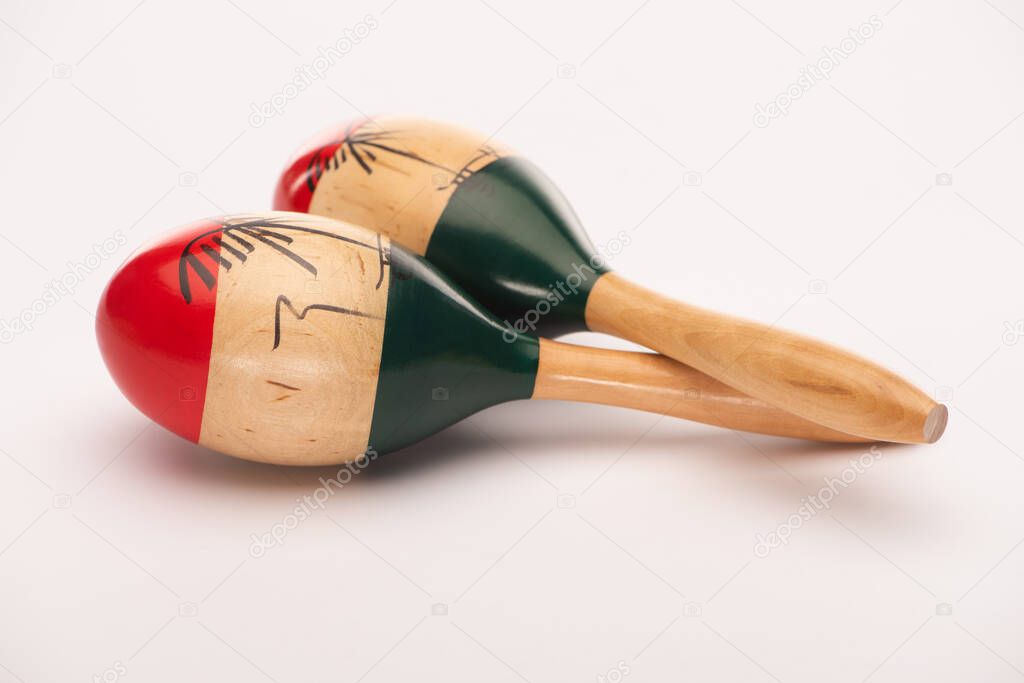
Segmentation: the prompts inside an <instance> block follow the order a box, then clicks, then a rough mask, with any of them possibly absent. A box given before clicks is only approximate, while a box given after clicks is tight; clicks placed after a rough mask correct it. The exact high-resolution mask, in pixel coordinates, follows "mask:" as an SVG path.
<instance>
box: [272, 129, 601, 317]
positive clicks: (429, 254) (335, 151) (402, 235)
mask: <svg viewBox="0 0 1024 683" xmlns="http://www.w3.org/2000/svg"><path fill="white" fill-rule="evenodd" d="M274 208H276V209H282V210H288V211H308V212H309V213H313V214H317V215H322V216H329V217H331V218H336V219H338V220H343V221H347V222H351V223H356V224H358V225H364V226H366V227H368V228H371V229H373V230H378V231H380V232H382V233H385V234H387V235H388V236H389V237H391V238H392V239H393V240H394V241H396V242H398V243H399V244H401V245H403V246H405V247H407V248H408V249H411V250H412V251H414V252H415V253H417V254H420V255H422V256H425V257H426V259H427V260H428V261H430V262H431V263H433V264H434V265H435V266H437V267H438V268H439V269H440V270H441V271H443V272H444V273H446V274H447V275H448V276H449V277H451V278H452V279H453V280H454V281H455V282H456V283H457V284H459V285H460V286H461V287H463V288H464V289H465V290H466V291H468V292H469V293H470V294H471V295H472V296H473V297H475V298H476V299H477V300H479V301H480V302H481V303H482V304H483V305H484V306H486V307H487V308H488V309H489V310H491V311H493V312H494V313H495V314H497V315H498V317H499V318H502V319H504V320H507V321H509V323H510V324H513V325H516V326H517V327H519V328H520V329H522V330H525V331H529V332H531V333H532V332H536V333H539V334H544V335H548V336H551V335H555V334H561V333H565V332H571V331H579V330H583V329H586V323H585V310H586V302H587V298H588V296H589V294H590V291H591V289H592V287H593V286H594V283H595V282H596V281H597V279H598V278H599V277H601V276H602V275H603V274H605V273H606V272H608V268H607V264H606V258H605V257H604V256H602V255H601V254H600V253H598V251H597V250H596V249H595V248H594V246H593V245H592V244H591V242H590V240H589V238H588V237H587V236H586V234H585V233H584V231H583V229H582V227H581V225H580V222H579V219H578V218H577V216H576V214H575V212H574V211H573V209H572V207H571V206H570V205H569V202H568V201H567V200H566V199H565V197H564V196H563V195H562V193H561V192H560V191H559V189H558V188H557V187H556V186H555V184H554V183H553V182H551V180H550V179H548V178H547V177H546V176H545V175H544V174H543V172H541V171H540V169H538V168H537V167H536V166H535V165H534V164H533V163H531V162H530V161H529V160H528V159H526V158H524V157H523V156H521V155H519V154H516V153H515V152H514V151H512V150H511V149H509V148H508V147H505V146H504V145H502V144H501V143H499V142H496V141H494V140H492V139H491V138H490V137H488V136H486V135H484V134H483V133H480V132H477V131H473V130H470V129H467V128H463V127H461V126H457V125H453V124H450V123H443V122H438V121H431V120H427V119H421V118H414V117H402V116H376V117H373V118H371V119H362V120H358V121H354V122H352V123H348V124H345V125H342V126H337V127H335V128H332V129H329V130H326V131H324V132H322V133H320V134H319V135H317V136H315V137H314V138H312V139H311V140H309V141H308V142H306V144H305V145H303V146H302V147H301V148H300V149H299V151H298V152H297V153H296V154H295V156H294V157H293V159H292V161H291V162H290V163H289V164H288V165H287V166H286V168H285V170H284V172H283V173H282V175H281V177H280V179H279V182H278V185H277V189H276V191H275V195H274Z"/></svg>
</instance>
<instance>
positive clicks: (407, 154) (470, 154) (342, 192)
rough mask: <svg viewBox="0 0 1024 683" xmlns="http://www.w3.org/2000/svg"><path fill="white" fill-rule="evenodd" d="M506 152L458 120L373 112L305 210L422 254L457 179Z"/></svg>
mask: <svg viewBox="0 0 1024 683" xmlns="http://www.w3.org/2000/svg"><path fill="white" fill-rule="evenodd" d="M507 153H508V150H507V148H504V147H502V146H500V145H498V144H497V143H492V142H489V141H488V140H487V139H486V137H485V136H484V135H482V134H481V133H477V132H475V131H472V130H468V129H465V128H462V127H460V126H455V125H452V124H447V123H438V122H433V121H426V120H423V119H418V118H411V117H410V118H406V117H388V116H381V117H374V118H373V119H370V120H367V121H365V122H363V123H362V124H361V125H359V127H358V128H357V129H355V131H353V132H350V133H349V134H348V136H347V142H345V143H344V144H342V146H341V147H340V148H339V149H338V151H337V152H336V153H335V155H334V159H333V160H332V162H331V163H330V164H329V166H328V168H327V170H326V171H325V172H324V174H323V176H322V177H321V178H320V180H319V183H318V184H317V187H316V192H315V193H314V194H313V199H312V201H311V202H310V206H309V212H310V213H313V214H318V215H322V216H330V217H331V218H336V219H338V220H343V221H347V222H350V223H355V224H357V225H362V226H365V227H367V228H370V229H372V230H377V231H379V232H382V233H385V234H387V235H390V236H391V238H392V239H394V240H395V241H396V242H398V243H399V244H402V245H403V246H405V247H406V248H407V249H411V250H412V251H414V252H415V253H417V254H419V255H421V256H422V255H423V254H424V253H425V252H426V249H427V243H428V242H429V241H430V237H431V235H432V234H433V231H434V227H435V226H436V225H437V220H438V218H439V217H440V216H441V213H442V212H443V211H444V209H445V207H446V206H447V205H448V200H449V199H451V196H452V194H453V193H454V192H455V190H456V189H457V188H458V187H459V184H460V183H461V182H462V180H464V179H465V177H466V176H467V175H468V174H470V173H472V172H473V171H476V170H478V169H480V168H482V167H483V166H485V165H487V164H489V163H490V162H492V161H494V160H495V159H498V158H500V157H502V156H504V155H505V154H507Z"/></svg>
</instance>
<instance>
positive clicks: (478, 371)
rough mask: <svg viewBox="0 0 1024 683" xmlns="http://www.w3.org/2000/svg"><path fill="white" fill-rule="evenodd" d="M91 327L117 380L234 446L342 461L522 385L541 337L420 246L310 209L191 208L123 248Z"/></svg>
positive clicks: (192, 435) (270, 457)
mask: <svg viewBox="0 0 1024 683" xmlns="http://www.w3.org/2000/svg"><path fill="white" fill-rule="evenodd" d="M97 321H98V322H97V337H98V340H99V345H100V348H101V351H102V354H103V357H104V360H105V361H106V363H107V366H108V368H109V369H110V372H111V374H112V376H113V377H114V379H115V381H116V382H117V384H118V386H119V387H120V388H121V390H122V392H123V393H124V394H125V396H126V397H127V398H128V399H129V400H130V401H131V402H132V403H133V404H135V405H136V407H138V408H139V409H140V410H141V411H142V412H143V413H145V414H146V415H147V416H148V417H150V418H151V419H153V420H154V421H156V422H158V423H159V424H161V425H162V426H164V427H166V428H168V429H170V430H171V431H173V432H175V433H177V434H179V435H181V436H183V437H185V438H187V439H189V440H191V441H195V442H198V443H201V444H203V445H205V446H208V447H210V448H214V449H216V450H219V451H222V452H225V453H228V454H231V455H236V456H238V457H242V458H246V459H250V460H259V461H265V462H274V463H278V464H297V465H319V464H328V463H337V462H345V461H349V460H352V459H354V458H356V457H359V456H360V455H362V454H363V453H364V452H366V450H367V449H368V448H372V449H374V450H376V451H377V452H378V453H384V452H387V451H390V450H394V449H396V448H399V447H401V446H404V445H406V444H409V443H412V442H414V441H417V440H419V439H422V438H424V437H426V436H428V435H430V434H433V433H435V432H437V431H439V430H441V429H443V428H444V427H447V426H448V425H450V424H452V423H454V422H457V421H458V420H461V419H462V418H464V417H466V416H468V415H470V414H472V413H474V412H476V411H478V410H481V409H482V408H485V407H488V406H491V405H494V404H496V403H501V402H503V401H508V400H515V399H527V398H530V396H531V394H532V392H533V387H534V381H535V378H536V372H537V363H538V344H537V341H536V340H535V339H533V338H529V337H519V338H518V339H514V340H509V341H506V340H505V339H503V332H504V330H503V329H502V326H501V325H500V323H499V322H498V321H497V320H496V319H494V318H493V317H492V316H491V315H490V314H488V313H487V312H485V311H484V310H483V309H482V308H481V307H480V306H479V305H478V304H477V303H475V302H474V301H473V300H472V299H470V298H469V297H468V296H467V295H466V294H465V293H464V292H463V291H462V290H461V289H459V288H458V286H456V285H454V284H453V283H451V282H450V281H449V280H448V279H447V278H445V277H444V276H443V275H441V274H440V273H439V272H437V271H436V270H435V269H433V268H432V267H431V266H430V265H429V264H428V263H427V262H426V261H425V260H424V259H422V258H421V257H419V256H416V255H415V254H412V253H410V252H408V251H406V250H404V249H402V248H401V247H398V246H392V245H390V244H389V243H388V241H387V239H386V238H381V237H380V236H379V235H377V234H376V233H373V232H371V231H368V230H365V229H363V228H359V227H357V226H351V225H347V224H343V223H340V222H337V221H332V220H330V219H326V218H322V217H316V216H310V215H307V214H295V213H275V214H260V215H248V216H235V217H227V218H221V219H216V220H214V221H202V222H198V223H194V224H192V225H189V226H187V227H185V228H183V229H181V230H178V231H176V232H174V233H173V234H171V235H170V236H168V237H166V238H164V239H162V240H160V241H158V242H157V243H155V244H153V245H152V246H150V247H148V248H146V249H143V250H141V251H139V252H138V253H137V254H135V255H134V256H132V257H131V258H130V259H129V260H128V261H127V262H126V263H125V264H124V265H123V266H122V267H121V268H120V269H119V270H118V271H117V273H116V274H115V275H114V277H113V279H112V280H111V282H110V284H109V285H108V287H107V289H106V291H105V293H104V295H103V297H102V301H101V303H100V308H99V313H98V315H97Z"/></svg>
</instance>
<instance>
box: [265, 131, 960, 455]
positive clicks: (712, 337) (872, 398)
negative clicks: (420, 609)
mask: <svg viewBox="0 0 1024 683" xmlns="http://www.w3.org/2000/svg"><path fill="white" fill-rule="evenodd" d="M274 208H276V209H284V210H290V211H304V212H310V213H314V214H319V215H324V216H329V217H332V218H338V219H340V220H344V221H347V222H351V223H356V224H359V225H364V226H366V227H369V228H371V229H373V230H377V231H380V232H383V233H385V234H387V235H389V236H391V237H392V238H393V239H394V240H395V241H396V242H398V243H400V244H402V245H404V246H406V247H408V248H409V249H411V250H412V251H414V252H416V253H417V254H420V255H423V256H425V257H426V258H427V260H429V261H430V262H431V263H433V264H434V265H435V266H437V267H438V268H439V269H440V270H442V271H443V272H444V273H445V274H447V275H448V276H449V277H451V278H452V279H453V280H454V281H455V282H456V283H457V284H459V285H461V286H462V287H463V288H464V289H466V291H468V292H469V293H470V294H471V295H473V296H474V297H476V298H477V299H478V300H479V301H480V302H481V303H482V304H484V306H486V307H487V308H489V309H490V310H491V311H493V312H495V313H496V314H497V315H498V317H499V318H503V319H504V321H505V325H506V331H507V334H510V335H515V334H519V333H523V332H528V331H529V332H532V331H533V330H535V329H536V330H539V331H540V332H541V333H543V334H548V335H557V334H559V333H563V332H569V331H577V330H584V329H590V330H594V331H598V332H606V333H609V334H613V335H616V336H619V337H623V338H625V339H629V340H631V341H634V342H637V343H639V344H642V345H644V346H647V347H649V348H652V349H655V350H657V351H659V352H661V353H664V354H666V355H668V356H671V357H673V358H675V359H677V360H679V361H681V362H683V363H686V364H687V365H690V366H692V367H694V368H696V369H698V370H700V371H702V372H704V373H707V374H708V375H710V376H712V377H714V378H716V379H718V380H720V381H721V382H723V383H724V384H727V385H729V386H732V387H735V388H737V389H739V390H740V391H742V392H744V393H745V394H748V395H750V396H753V397H757V398H759V399H762V400H764V401H765V402H767V403H770V404H773V405H776V406H780V407H782V408H784V409H785V410H787V411H789V412H792V413H795V414H796V415H800V416H802V417H804V418H806V419H808V420H811V421H813V422H817V423H819V424H822V425H825V426H828V427H830V428H832V429H835V430H837V431H842V432H846V433H848V434H856V435H859V436H862V437H864V438H867V439H872V440H879V441H897V442H906V443H925V442H927V443H931V442H934V441H936V440H937V439H938V438H939V437H940V436H941V435H942V432H943V430H944V429H945V425H946V419H947V410H946V408H945V406H943V405H941V404H937V403H936V402H935V401H933V400H932V399H931V398H929V397H928V396H927V395H926V394H924V393H923V392H922V391H920V390H919V389H917V388H916V387H914V386H913V385H911V384H910V383H909V382H907V381H906V380H904V379H902V378H900V377H899V376H897V375H896V374H894V373H892V372H890V371H889V370H887V369H885V368H882V367H880V366H878V365H877V364H874V363H872V362H870V361H868V360H866V359H864V358H861V357H859V356H856V355H854V354H852V353H849V352H846V351H844V350H841V349H838V348H836V347H834V346H831V345H828V344H825V343H823V342H820V341H817V340H814V339H811V338H808V337H805V336H802V335H798V334H795V333H792V332H786V331H782V330H777V329H773V328H771V327H769V326H767V325H763V324H760V323H756V322H751V321H747V320H742V319H739V318H735V317H732V316H728V315H723V314H719V313H715V312H713V311H709V310H706V309H702V308H698V307H696V306H692V305H689V304H685V303H680V302H677V301H673V300H671V299H668V298H666V297H664V296H661V295H659V294H657V293H655V292H653V291H650V290H648V289H644V288H642V287H640V286H638V285H635V284H633V283H631V282H629V281H627V280H625V279H623V278H621V277H619V276H618V275H617V274H615V273H613V272H611V271H610V270H609V269H608V267H607V265H606V264H605V263H604V259H603V258H602V257H601V256H600V255H599V254H598V253H597V252H596V250H595V249H594V247H593V245H592V244H591V243H590V241H589V239H588V238H587V237H586V235H585V233H584V232H583V230H582V228H581V226H580V224H579V220H578V218H577V217H576V215H575V213H574V212H573V210H572V208H571V207H570V206H569V203H568V202H567V201H566V199H565V198H564V197H563V196H562V194H561V193H560V192H559V191H558V189H557V188H556V187H555V186H554V184H553V183H552V182H551V181H550V180H549V179H547V178H546V177H545V176H544V175H543V173H541V172H540V171H539V170H538V169H537V168H536V167H535V166H534V165H532V164H531V163H530V162H529V161H528V160H526V159H524V158H522V157H520V156H517V155H515V154H514V153H512V152H511V151H510V150H509V149H507V148H505V147H504V146H501V145H499V144H498V143H495V142H493V141H491V140H490V139H489V138H486V137H485V136H483V135H481V134H479V133H475V132H472V131H469V130H465V129H463V128H460V127H457V126H453V125H449V124H444V123H437V122H431V121H426V120H422V119H417V118H399V117H380V118H373V119H368V120H362V121H359V122H355V123H352V124H349V125H347V126H343V127H340V128H338V129H336V130H334V131H331V132H328V133H325V134H323V135H321V136H320V137H319V138H317V139H315V140H313V141H311V142H310V143H308V144H307V145H306V146H304V147H303V148H302V149H301V150H300V152H299V153H298V155H297V156H296V157H295V159H294V160H293V161H292V163H291V164H289V165H288V167H287V168H286V170H285V171H284V173H283V175H282V177H281V179H280V182H279V184H278V187H277V191H276V194H275V198H274Z"/></svg>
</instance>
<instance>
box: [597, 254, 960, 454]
mask: <svg viewBox="0 0 1024 683" xmlns="http://www.w3.org/2000/svg"><path fill="white" fill-rule="evenodd" d="M586 317H587V326H588V327H589V328H590V329H592V330H595V331H599V332H606V333H609V334H613V335H615V336H618V337H623V338H625V339H629V340H631V341H634V342H637V343H639V344H643V345H644V346H648V347H650V348H652V349H654V350H656V351H659V352H661V353H664V354H666V355H668V356H671V357H672V358H675V359H676V360H678V361H681V362H683V363H686V364H688V365H691V366H693V367H694V368H696V369H698V370H700V371H701V372H704V373H707V374H708V375H711V376H712V377H714V378H715V379H718V380H720V381H721V382H724V383H725V384H728V385H730V386H732V387H735V388H736V389H738V390H740V391H742V392H743V393H745V394H748V395H750V396H753V397H756V398H759V399H762V400H763V401H765V402H767V403H769V404H772V405H776V406H779V407H780V408H783V409H785V410H786V411H789V412H792V413H794V414H796V415H799V416H801V417H803V418H806V419H808V420H811V421H812V422H817V423H818V424H821V425H824V426H826V427H831V428H832V429H834V430H837V431H840V432H844V433H847V434H856V435H858V436H861V437H864V438H865V439H870V440H873V441H895V442H901V443H934V442H935V441H937V440H938V438H939V437H940V436H942V432H943V430H944V429H945V427H946V418H947V411H946V407H945V406H943V405H941V404H938V403H936V402H935V401H933V400H932V399H931V398H929V397H928V396H927V395H926V394H924V393H923V392H922V391H921V390H919V389H917V388H916V387H914V386H913V385H911V384H910V383H909V382H907V381H906V380H904V379H902V378H900V377H899V376H897V375H896V374H894V373H892V372H890V371H889V370H886V369H885V368H882V367H880V366H878V365H876V364H874V363H872V362H870V361H868V360H865V359H864V358H860V357H859V356H856V355H854V354H852V353H848V352H846V351H843V350H841V349H838V348H836V347H834V346H830V345H828V344H825V343H823V342H820V341H816V340H814V339H810V338H808V337H804V336H801V335H798V334H794V333H792V332H786V331H783V330H776V329H774V328H771V327H769V326H767V325H763V324H760V323H755V322H751V321H747V320H742V319H740V318H734V317H732V316H728V315H722V314H719V313H715V312H713V311H708V310H705V309H702V308H698V307H696V306H690V305H688V304H684V303H680V302H678V301H673V300H671V299H668V298H666V297H663V296H661V295H659V294H657V293H655V292H652V291H651V290H648V289H645V288H643V287H640V286H638V285H635V284H633V283H631V282H628V281H626V280H624V279H622V278H620V277H618V276H617V275H615V274H614V273H609V274H607V275H604V276H602V277H601V278H600V279H598V280H597V282H595V283H594V289H593V291H592V292H591V294H590V298H589V300H588V302H587V310H586Z"/></svg>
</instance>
